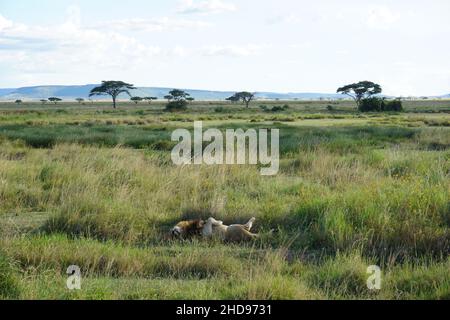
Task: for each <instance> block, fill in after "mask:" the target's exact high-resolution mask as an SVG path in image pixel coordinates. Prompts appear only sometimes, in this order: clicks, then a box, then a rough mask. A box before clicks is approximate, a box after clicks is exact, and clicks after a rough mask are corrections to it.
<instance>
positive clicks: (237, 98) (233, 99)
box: [225, 94, 240, 103]
mask: <svg viewBox="0 0 450 320" xmlns="http://www.w3.org/2000/svg"><path fill="white" fill-rule="evenodd" d="M225 100H227V101H230V102H231V103H236V102H238V101H239V100H240V99H239V97H238V96H237V94H233V95H232V96H231V97H228V98H226V99H225Z"/></svg>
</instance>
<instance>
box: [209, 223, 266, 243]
mask: <svg viewBox="0 0 450 320" xmlns="http://www.w3.org/2000/svg"><path fill="white" fill-rule="evenodd" d="M255 220H256V219H255V218H251V219H250V221H249V222H247V223H246V224H243V225H242V224H232V225H230V226H227V225H224V224H223V222H222V221H218V220H216V219H214V218H209V219H208V220H207V221H206V222H205V224H204V225H203V229H202V235H203V237H205V238H211V237H219V238H220V239H222V240H224V241H229V242H241V241H249V240H254V239H256V238H258V235H257V234H254V233H251V232H250V230H251V229H252V227H253V223H254V222H255Z"/></svg>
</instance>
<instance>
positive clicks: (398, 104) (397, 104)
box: [383, 99, 403, 112]
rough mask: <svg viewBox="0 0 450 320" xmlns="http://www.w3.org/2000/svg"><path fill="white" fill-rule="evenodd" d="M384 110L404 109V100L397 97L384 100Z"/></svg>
mask: <svg viewBox="0 0 450 320" xmlns="http://www.w3.org/2000/svg"><path fill="white" fill-rule="evenodd" d="M383 111H395V112H401V111H403V105H402V101H401V100H399V99H395V100H392V101H386V100H383Z"/></svg>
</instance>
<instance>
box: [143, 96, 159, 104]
mask: <svg viewBox="0 0 450 320" xmlns="http://www.w3.org/2000/svg"><path fill="white" fill-rule="evenodd" d="M144 100H145V101H148V104H151V103H152V101H154V100H158V97H145V98H144Z"/></svg>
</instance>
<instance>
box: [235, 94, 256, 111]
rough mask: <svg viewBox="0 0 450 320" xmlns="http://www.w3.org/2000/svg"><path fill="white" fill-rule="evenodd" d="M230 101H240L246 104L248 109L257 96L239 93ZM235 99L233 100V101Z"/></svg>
mask: <svg viewBox="0 0 450 320" xmlns="http://www.w3.org/2000/svg"><path fill="white" fill-rule="evenodd" d="M228 99H230V101H240V100H242V102H244V103H245V107H246V108H247V109H248V107H249V105H250V102H251V101H252V100H253V99H255V94H254V93H251V92H247V91H242V92H237V93H235V94H234V96H233V97H230V98H228ZM232 99H233V100H232Z"/></svg>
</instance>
